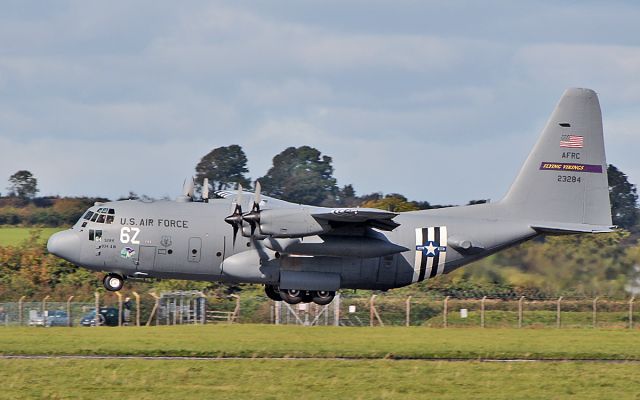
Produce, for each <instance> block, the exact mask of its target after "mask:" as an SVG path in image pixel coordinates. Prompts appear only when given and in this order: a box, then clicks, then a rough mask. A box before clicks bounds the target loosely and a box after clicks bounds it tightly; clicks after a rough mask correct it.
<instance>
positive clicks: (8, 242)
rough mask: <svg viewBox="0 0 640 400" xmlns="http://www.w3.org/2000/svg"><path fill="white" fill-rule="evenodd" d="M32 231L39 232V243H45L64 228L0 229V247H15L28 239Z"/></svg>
mask: <svg viewBox="0 0 640 400" xmlns="http://www.w3.org/2000/svg"><path fill="white" fill-rule="evenodd" d="M34 229H38V230H40V231H41V234H40V241H41V242H43V243H44V242H46V241H47V240H48V239H49V236H51V235H53V234H54V233H56V232H58V231H61V230H64V229H66V228H18V227H0V246H16V245H19V244H20V243H22V242H24V241H25V240H27V239H29V235H30V232H31V231H32V230H34Z"/></svg>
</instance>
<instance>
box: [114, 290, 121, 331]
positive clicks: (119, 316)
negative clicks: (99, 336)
mask: <svg viewBox="0 0 640 400" xmlns="http://www.w3.org/2000/svg"><path fill="white" fill-rule="evenodd" d="M115 294H116V296H118V326H122V293H120V292H115Z"/></svg>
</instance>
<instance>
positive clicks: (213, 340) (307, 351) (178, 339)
mask: <svg viewBox="0 0 640 400" xmlns="http://www.w3.org/2000/svg"><path fill="white" fill-rule="evenodd" d="M0 354H4V355H11V354H43V355H71V354H79V355H152V356H204V357H219V356H227V357H247V358H251V357H345V358H370V359H376V358H377V359H383V358H396V359H415V358H430V359H439V358H461V359H471V360H474V359H479V358H495V359H510V358H520V359H537V358H543V359H554V360H564V359H576V360H580V359H614V360H638V361H640V331H639V330H622V329H619V330H603V329H570V330H563V329H560V330H558V329H480V328H464V329H460V328H458V329H433V328H422V327H410V328H405V327H384V328H347V327H340V328H337V327H301V326H274V325H249V324H247V325H244V324H243V325H205V326H160V327H149V328H147V327H141V328H135V327H125V328H108V327H101V328H46V329H37V328H27V327H22V328H17V327H16V328H12V327H5V328H0Z"/></svg>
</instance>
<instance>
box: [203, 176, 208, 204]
mask: <svg viewBox="0 0 640 400" xmlns="http://www.w3.org/2000/svg"><path fill="white" fill-rule="evenodd" d="M202 200H205V201H207V200H209V178H204V182H202Z"/></svg>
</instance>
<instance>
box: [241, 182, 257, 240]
mask: <svg viewBox="0 0 640 400" xmlns="http://www.w3.org/2000/svg"><path fill="white" fill-rule="evenodd" d="M260 190H261V188H260V182H259V181H256V191H255V194H254V195H253V206H252V207H251V211H249V212H248V213H246V214H244V215H243V216H242V219H243V220H245V221H247V222H248V223H249V225H250V226H251V236H253V234H254V233H255V232H256V227H257V226H258V225H260Z"/></svg>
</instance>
